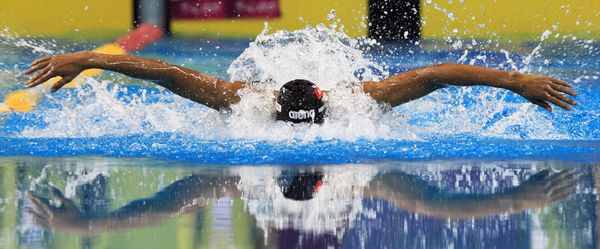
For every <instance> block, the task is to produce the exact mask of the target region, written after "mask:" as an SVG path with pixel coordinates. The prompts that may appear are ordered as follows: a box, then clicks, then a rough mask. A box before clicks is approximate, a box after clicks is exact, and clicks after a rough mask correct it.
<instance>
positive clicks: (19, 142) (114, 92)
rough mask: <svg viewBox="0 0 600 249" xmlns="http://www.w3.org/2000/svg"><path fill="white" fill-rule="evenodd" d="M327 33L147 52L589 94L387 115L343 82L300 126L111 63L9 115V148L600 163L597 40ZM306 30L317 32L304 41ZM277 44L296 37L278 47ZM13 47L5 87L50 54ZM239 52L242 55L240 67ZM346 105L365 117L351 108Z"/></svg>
mask: <svg viewBox="0 0 600 249" xmlns="http://www.w3.org/2000/svg"><path fill="white" fill-rule="evenodd" d="M311 32H312V33H311ZM316 33H317V34H315V31H314V30H312V29H306V30H303V31H301V32H300V33H298V34H296V35H295V36H294V35H293V34H292V35H289V34H288V35H287V36H283V37H281V36H280V37H274V36H273V37H269V36H267V37H266V38H264V37H263V38H262V43H260V42H257V43H259V45H258V48H257V45H256V44H254V45H251V46H250V47H251V48H250V49H248V50H247V51H246V52H244V50H245V49H246V48H248V47H249V43H250V42H251V41H245V40H244V41H228V40H207V41H199V40H166V41H162V42H159V43H158V44H155V45H152V46H150V47H149V48H147V49H145V50H143V51H142V52H140V53H139V54H138V55H140V56H145V57H153V58H160V59H163V60H166V61H168V62H171V63H175V64H179V65H184V66H187V67H191V68H193V69H196V70H199V71H202V72H206V73H208V74H213V75H217V76H219V77H221V78H224V79H230V78H236V77H237V78H240V76H239V75H241V74H244V73H247V72H251V79H252V80H257V79H258V80H260V79H264V78H267V77H270V78H273V79H275V80H278V79H285V78H286V77H292V78H293V77H301V76H305V77H306V78H313V79H314V78H316V79H317V80H316V81H317V82H324V83H322V84H320V85H321V87H322V88H324V89H325V90H331V89H338V88H343V87H341V86H340V84H338V83H337V82H334V80H336V79H338V78H339V79H340V80H348V79H349V80H352V79H359V80H360V79H372V78H382V77H385V76H387V75H393V74H395V73H399V72H403V71H406V70H410V69H413V68H418V67H422V66H426V65H431V64H437V63H457V62H458V63H468V64H475V65H483V66H489V67H493V68H500V69H507V70H511V69H519V70H521V71H530V72H533V73H539V74H545V75H550V76H553V77H556V78H559V79H563V80H565V81H568V82H571V83H573V85H574V89H575V90H576V91H577V93H578V97H577V98H576V100H577V101H578V102H579V104H578V105H577V106H576V107H575V108H574V110H573V111H570V112H567V111H564V110H561V109H560V108H555V111H554V112H553V113H548V112H545V111H544V110H542V109H541V108H539V107H537V106H533V105H530V104H527V103H526V101H525V100H524V99H522V98H521V97H519V96H518V95H516V94H514V93H510V92H508V91H505V90H495V89H489V88H485V87H472V88H447V89H443V90H439V91H438V92H436V93H434V94H432V95H430V96H427V97H426V98H424V99H421V100H417V101H413V102H410V103H408V104H405V105H403V106H400V107H397V108H395V109H394V110H392V111H388V112H385V111H382V110H376V109H378V108H377V107H376V106H375V105H373V104H371V103H368V100H365V99H364V97H362V98H359V100H357V101H355V102H356V103H358V104H354V102H353V100H352V98H354V97H352V96H348V94H347V93H344V92H341V93H338V94H337V95H335V96H332V98H334V97H335V98H340V99H342V100H340V101H338V102H337V103H334V104H332V105H334V106H332V107H330V108H329V110H332V109H333V110H336V108H338V109H340V110H338V111H337V113H336V111H333V112H334V113H332V114H331V115H330V117H329V118H328V119H327V122H326V124H325V125H323V126H322V127H310V128H307V127H299V128H298V127H295V128H294V127H284V126H285V125H281V124H277V123H275V122H272V121H271V120H269V119H270V117H269V115H271V114H270V113H269V112H270V109H260V108H265V102H267V103H268V102H269V99H267V100H266V101H265V99H260V96H259V97H257V96H250V97H248V98H249V99H251V100H249V101H248V102H242V103H240V106H243V107H240V108H238V109H239V110H237V111H235V110H234V113H233V114H231V115H228V114H219V113H217V112H215V111H212V110H210V109H208V108H205V107H202V106H200V105H198V104H195V103H192V102H190V101H187V100H185V99H182V98H179V97H177V96H175V95H173V94H171V93H169V92H167V91H166V90H164V89H160V88H155V87H154V86H152V85H151V84H149V83H143V82H142V81H139V80H134V79H129V78H126V77H123V76H119V75H117V74H112V73H105V74H103V75H102V76H100V77H97V80H98V81H99V82H98V81H90V82H87V83H86V85H84V86H83V87H82V89H81V90H78V91H77V90H74V89H67V90H63V91H59V92H58V93H56V94H54V95H52V96H51V97H50V98H45V99H44V100H43V101H42V102H41V104H40V105H39V106H38V107H37V108H36V110H35V111H34V112H32V113H14V114H8V115H3V116H2V117H0V118H1V119H2V123H1V124H0V131H1V133H0V137H1V138H2V139H1V140H0V155H2V156H21V155H36V156H78V155H99V156H110V157H146V158H155V159H169V160H188V161H194V162H200V163H211V164H272V163H275V164H315V163H316V164H319V163H349V162H378V161H396V160H401V161H404V160H409V161H414V160H438V159H440V160H441V159H477V160H494V159H556V160H566V161H573V162H580V163H593V162H598V161H599V160H600V119H599V117H600V101H598V100H600V94H599V91H598V89H599V88H600V79H599V78H598V77H599V73H598V72H599V71H600V70H598V69H599V68H600V62H599V61H598V60H597V58H598V55H600V50H599V49H598V48H597V46H598V44H597V41H585V40H583V41H579V40H575V41H573V40H572V39H566V41H563V42H555V41H554V42H544V41H535V42H530V43H523V44H510V43H498V44H495V43H491V42H487V43H485V42H481V41H480V42H479V45H477V46H476V45H470V44H467V45H462V46H461V47H459V48H456V46H455V47H454V48H453V47H452V46H451V45H449V44H444V43H443V42H433V41H424V42H423V44H418V45H414V44H394V43H388V44H375V45H373V44H371V45H365V44H362V45H361V44H360V42H359V44H358V45H347V44H348V43H352V42H356V40H352V39H349V40H350V42H348V41H339V40H340V38H339V37H338V36H339V35H340V34H338V33H335V32H333V31H331V30H327V32H324V33H325V35H323V36H324V37H325V38H323V37H319V34H318V32H316ZM299 37H300V38H299ZM306 37H309V38H313V39H315V40H316V41H314V40H312V41H310V40H309V41H304V40H302V39H307V38H306ZM315 37H316V38H315ZM317 38H319V39H317ZM286 39H288V40H289V39H297V40H300V42H297V43H299V44H301V45H298V46H296V45H294V44H295V43H293V42H289V41H287V40H286ZM274 42H280V43H282V44H284V45H283V46H280V47H277V46H275V45H273V44H272V43H274ZM286 42H287V45H285V44H286ZM31 43H32V44H37V45H36V46H42V47H44V48H49V49H52V50H53V51H56V52H65V51H75V50H80V49H83V48H87V49H91V48H93V47H94V46H96V45H95V44H81V43H74V42H66V41H63V42H60V41H59V42H53V43H52V42H48V41H32V42H31ZM49 43H50V44H55V43H59V45H54V46H50V45H48V44H49ZM63 43H64V45H63ZM464 43H467V41H465V42H464ZM473 43H475V41H473ZM261 44H262V45H261ZM4 46H5V47H7V48H6V49H5V50H6V51H8V52H7V53H8V56H6V57H5V58H4V59H3V61H0V62H2V63H1V64H0V69H2V71H3V72H4V73H3V75H0V94H1V95H5V94H6V93H8V92H9V91H11V90H15V89H20V88H22V87H21V86H20V85H19V83H20V82H21V81H23V80H24V79H25V78H23V77H18V76H17V74H18V73H19V71H20V70H23V69H24V68H26V67H27V65H28V63H29V62H30V61H32V60H33V59H34V58H35V57H38V56H41V55H44V53H41V52H32V49H31V47H27V46H26V47H16V46H15V47H11V46H10V45H7V44H4ZM13 46H14V45H13ZM9 49H10V50H9ZM311 50H314V51H311ZM325 50H330V51H332V52H331V53H332V55H331V58H328V59H322V58H320V56H319V53H322V52H323V51H325ZM282 51H283V52H282ZM243 52H244V53H243ZM242 53H243V54H242ZM269 53H272V55H270V54H269ZM293 53H297V54H293ZM240 54H241V56H240ZM298 56H300V57H303V58H301V59H299V58H296V57H298ZM336 56H337V57H340V58H342V59H340V58H337V57H336ZM238 57H240V59H238V60H236V58H238ZM281 57H284V58H281ZM288 57H289V58H288ZM304 57H306V58H304ZM307 58H308V59H307ZM241 59H244V60H241ZM234 60H236V63H237V64H236V63H234V64H233V65H231V64H232V62H233V61H234ZM295 60H296V61H297V65H295V64H294V61H295ZM240 61H242V62H244V61H245V62H244V63H245V64H244V63H239V62H240ZM315 63H322V65H318V66H315ZM230 65H231V66H230ZM274 69H275V70H274ZM279 71H280V72H279ZM113 83H118V84H117V85H114V84H113ZM140 84H141V85H142V86H140ZM276 84H279V83H276ZM344 84H345V83H341V85H342V86H343V85H344ZM346 84H347V83H346ZM271 88H273V89H276V86H272V87H271ZM253 105H257V107H256V108H253ZM340 106H341V107H340ZM267 108H268V106H267ZM344 108H345V109H344ZM373 110H375V111H373ZM340 113H345V114H343V115H342V116H340V115H341V114H340ZM347 113H353V115H347V116H344V115H346V114H347ZM257 116H258V117H257ZM265 117H266V118H265Z"/></svg>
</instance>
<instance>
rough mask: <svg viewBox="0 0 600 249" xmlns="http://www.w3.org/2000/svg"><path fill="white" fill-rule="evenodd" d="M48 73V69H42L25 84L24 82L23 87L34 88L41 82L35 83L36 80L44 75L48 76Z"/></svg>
mask: <svg viewBox="0 0 600 249" xmlns="http://www.w3.org/2000/svg"><path fill="white" fill-rule="evenodd" d="M49 72H50V68H49V67H45V68H44V69H42V70H41V71H39V72H38V73H37V74H36V75H35V76H33V77H31V79H29V80H28V81H27V82H25V85H27V86H28V87H34V86H37V85H39V84H40V83H41V82H40V83H37V82H38V80H39V79H40V78H42V77H43V76H44V75H46V74H48V73H49ZM42 82H43V81H42Z"/></svg>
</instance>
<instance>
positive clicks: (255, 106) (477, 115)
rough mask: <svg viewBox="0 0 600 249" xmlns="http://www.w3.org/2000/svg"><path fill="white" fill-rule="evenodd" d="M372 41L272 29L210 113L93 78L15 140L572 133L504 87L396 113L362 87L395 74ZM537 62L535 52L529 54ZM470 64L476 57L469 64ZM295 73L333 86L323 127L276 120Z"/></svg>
mask: <svg viewBox="0 0 600 249" xmlns="http://www.w3.org/2000/svg"><path fill="white" fill-rule="evenodd" d="M547 35H548V34H546V33H544V36H547ZM375 45H376V42H374V41H373V40H369V39H358V40H357V39H352V38H349V37H348V36H346V35H345V34H344V33H343V32H341V31H338V30H336V29H335V28H327V27H325V26H324V25H319V26H317V27H310V26H308V27H306V28H305V29H301V30H296V31H292V32H288V31H278V32H275V33H273V34H267V28H266V29H265V31H263V32H262V33H261V34H260V35H259V36H258V37H257V38H256V40H255V41H254V42H252V43H250V46H249V47H248V48H247V49H246V50H245V51H244V52H243V53H242V54H241V55H240V56H239V57H238V58H237V59H236V60H235V61H234V62H233V63H232V64H231V66H230V67H229V69H228V70H227V72H228V74H229V76H230V80H241V81H246V82H259V83H253V84H252V85H251V86H250V87H248V88H246V89H244V90H242V91H241V92H240V95H241V96H242V100H241V101H240V102H239V103H237V104H235V105H234V106H233V107H232V111H231V112H230V113H222V112H217V111H214V110H211V109H209V108H206V107H203V106H201V105H198V104H195V103H192V102H191V101H188V100H185V99H183V98H180V97H178V96H175V95H174V94H171V93H169V92H168V91H166V90H163V91H158V92H157V91H155V90H153V89H143V90H141V91H138V92H135V93H128V91H130V87H126V86H113V85H111V84H110V83H113V81H114V80H102V81H96V80H93V79H89V80H88V81H86V82H85V83H84V85H83V86H82V87H80V88H79V89H78V90H77V91H76V92H75V93H71V94H67V95H69V97H64V95H62V97H58V98H56V99H51V100H50V102H51V103H53V104H54V105H57V106H58V107H57V108H43V107H42V108H40V109H39V110H37V112H36V117H37V118H39V119H41V120H43V121H42V122H37V124H34V125H31V126H28V127H27V128H25V129H24V130H23V131H22V132H21V133H20V134H19V136H21V137H30V138H36V137H38V138H39V137H99V136H106V135H111V136H123V135H130V134H151V133H157V132H161V133H162V132H166V133H183V134H193V135H194V136H196V137H197V138H199V139H207V140H212V139H242V140H244V139H257V140H267V141H270V140H274V141H280V140H290V139H294V140H302V141H313V140H315V139H319V140H330V139H342V140H350V141H352V140H356V139H401V140H422V139H426V138H427V137H430V136H438V135H442V136H445V135H453V134H461V133H464V134H473V135H476V136H482V137H486V136H490V137H501V138H528V139H536V138H543V139H549V138H550V139H568V138H570V137H569V135H568V134H564V133H561V132H559V131H558V129H557V128H556V127H555V125H554V121H553V120H552V119H551V116H550V115H549V114H547V113H544V112H542V111H540V110H539V109H538V108H532V107H530V106H531V105H530V104H527V103H525V102H523V101H519V102H518V103H517V102H511V101H507V99H506V96H507V94H508V93H507V92H506V91H504V90H498V89H490V88H485V89H479V90H473V89H471V88H461V89H458V90H457V89H456V88H453V89H442V90H439V91H438V92H436V93H433V94H431V95H429V96H427V97H425V98H423V99H420V100H416V101H413V102H410V103H408V104H405V105H402V106H400V107H397V108H395V109H393V110H389V108H386V107H385V106H380V105H379V104H377V103H375V101H373V99H371V98H370V97H369V96H368V95H367V94H365V93H363V92H362V91H361V87H360V82H361V81H367V80H380V79H382V78H385V77H387V76H389V73H388V71H387V70H386V65H385V64H384V63H379V62H377V61H375V59H373V58H371V56H370V55H369V54H367V53H366V52H365V51H366V50H368V49H369V48H370V47H372V46H375ZM538 47H539V46H538ZM537 50H539V49H537V48H536V51H534V52H533V53H532V54H534V55H535V54H536V53H537ZM467 53H468V52H467ZM505 54H506V57H507V59H508V63H509V64H514V62H513V61H512V59H511V58H510V54H509V53H508V52H505ZM477 58H479V57H477ZM533 58H534V56H529V57H527V60H528V61H529V62H530V60H532V59H533ZM480 59H481V58H480ZM463 60H464V59H463ZM483 60H485V58H483ZM407 63H409V62H407ZM474 63H475V61H474V60H472V61H471V63H470V64H474ZM526 65H529V64H528V63H526ZM296 78H303V79H308V80H311V81H314V82H317V83H318V85H319V86H320V87H321V88H322V89H324V90H326V91H328V93H327V95H326V98H327V104H326V106H327V116H328V117H327V119H326V122H325V124H323V125H312V126H311V125H302V124H301V125H294V126H292V125H290V124H286V123H282V122H276V121H275V120H274V118H273V113H274V105H273V103H274V102H273V101H274V97H273V93H272V91H273V90H276V89H278V88H279V87H280V86H281V85H282V84H284V83H285V82H287V81H289V80H292V79H296ZM148 91H152V93H148ZM63 94H64V92H63ZM148 94H152V96H148ZM58 96H61V95H60V93H59V95H58ZM123 96H125V97H123ZM464 102H474V103H472V104H469V105H466V104H465V103H464Z"/></svg>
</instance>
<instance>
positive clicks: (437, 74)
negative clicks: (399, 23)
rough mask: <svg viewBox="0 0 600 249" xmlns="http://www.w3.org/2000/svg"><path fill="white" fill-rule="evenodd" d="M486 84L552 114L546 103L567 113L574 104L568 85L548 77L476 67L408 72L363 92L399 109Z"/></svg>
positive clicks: (449, 66) (447, 66) (370, 85)
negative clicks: (450, 91)
mask: <svg viewBox="0 0 600 249" xmlns="http://www.w3.org/2000/svg"><path fill="white" fill-rule="evenodd" d="M473 85H486V86H491V87H497V88H504V89H508V90H510V91H513V92H515V93H517V94H519V95H521V96H522V97H524V98H525V99H527V100H529V101H530V102H531V103H533V104H536V105H539V106H541V107H543V108H544V109H546V110H548V111H552V107H551V106H550V104H549V103H552V104H554V105H557V106H560V107H562V108H564V109H566V110H570V109H571V107H572V105H576V104H577V102H576V101H575V100H573V99H571V98H569V97H567V96H566V95H565V94H568V95H571V96H576V94H575V92H574V91H573V90H572V89H571V87H572V86H571V84H569V83H567V82H564V81H561V80H557V79H553V78H550V77H547V76H542V75H535V74H525V73H520V72H517V71H503V70H495V69H489V68H485V67H479V66H471V65H461V64H441V65H435V66H429V67H424V68H419V69H415V70H411V71H408V72H404V73H400V74H397V75H394V76H392V77H389V78H387V79H384V80H382V81H380V82H365V83H364V84H363V90H364V91H365V93H368V94H370V95H371V97H373V98H374V99H375V100H376V101H378V102H383V103H388V104H390V105H391V106H398V105H401V104H403V103H406V102H409V101H411V100H415V99H418V98H420V97H423V96H425V95H427V94H429V93H431V92H433V91H435V90H437V89H440V88H443V87H446V86H473Z"/></svg>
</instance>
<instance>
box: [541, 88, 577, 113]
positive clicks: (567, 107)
mask: <svg viewBox="0 0 600 249" xmlns="http://www.w3.org/2000/svg"><path fill="white" fill-rule="evenodd" d="M556 95H562V94H560V93H558V94H557V93H555V92H554V91H549V92H547V93H546V100H547V101H550V103H552V104H554V105H556V106H560V108H563V109H565V110H571V106H570V105H569V104H567V103H565V102H563V101H561V100H560V99H558V97H556ZM563 97H564V95H563Z"/></svg>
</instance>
